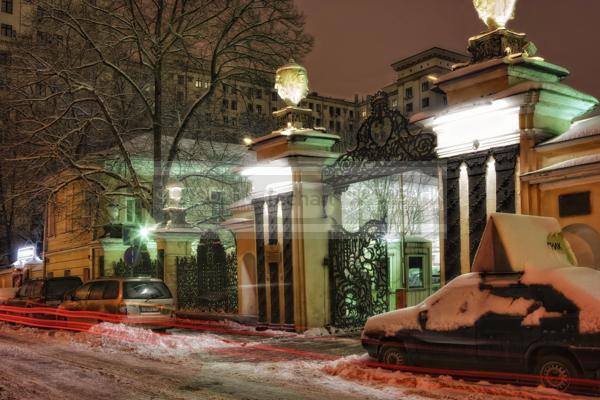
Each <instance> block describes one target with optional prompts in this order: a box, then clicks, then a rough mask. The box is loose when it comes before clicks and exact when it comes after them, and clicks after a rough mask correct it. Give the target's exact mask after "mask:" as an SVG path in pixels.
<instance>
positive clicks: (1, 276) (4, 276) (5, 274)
mask: <svg viewBox="0 0 600 400" xmlns="http://www.w3.org/2000/svg"><path fill="white" fill-rule="evenodd" d="M12 276H13V274H12V268H10V269H7V270H5V271H2V272H0V288H10V287H13V281H12Z"/></svg>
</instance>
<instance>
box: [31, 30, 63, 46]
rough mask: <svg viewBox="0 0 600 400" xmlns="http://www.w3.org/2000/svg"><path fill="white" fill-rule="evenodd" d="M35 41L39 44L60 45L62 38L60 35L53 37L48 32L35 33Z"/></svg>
mask: <svg viewBox="0 0 600 400" xmlns="http://www.w3.org/2000/svg"><path fill="white" fill-rule="evenodd" d="M36 40H37V42H38V43H40V44H49V45H61V44H62V40H63V38H62V36H61V35H54V34H52V33H48V32H43V31H37V32H36Z"/></svg>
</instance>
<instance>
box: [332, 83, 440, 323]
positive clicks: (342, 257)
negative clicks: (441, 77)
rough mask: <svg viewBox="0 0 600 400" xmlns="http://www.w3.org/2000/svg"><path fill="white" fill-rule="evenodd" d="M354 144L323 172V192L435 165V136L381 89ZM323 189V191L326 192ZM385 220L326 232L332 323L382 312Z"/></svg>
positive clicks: (386, 277) (385, 298) (385, 290)
mask: <svg viewBox="0 0 600 400" xmlns="http://www.w3.org/2000/svg"><path fill="white" fill-rule="evenodd" d="M356 140H357V143H356V147H355V148H354V149H353V150H351V151H349V152H348V153H346V154H343V155H342V156H340V157H339V158H338V159H337V160H336V162H335V163H334V164H332V165H331V166H329V167H326V168H325V169H324V171H323V182H324V183H325V184H326V187H328V189H327V188H326V189H325V190H326V191H325V196H327V195H328V194H334V193H338V194H339V193H341V192H343V191H344V190H346V188H347V187H348V186H349V185H351V184H352V183H357V182H362V181H367V180H371V179H376V178H381V177H386V176H391V175H395V174H398V173H400V172H403V171H406V170H408V169H423V168H424V167H431V166H432V165H434V166H436V171H437V163H436V162H435V160H436V154H435V147H436V136H435V135H434V134H433V133H432V132H426V131H424V130H423V129H422V127H420V126H417V125H414V124H411V123H410V122H409V120H408V119H407V118H406V117H404V116H403V115H402V114H401V113H400V112H399V111H398V110H395V109H390V108H389V98H388V95H387V94H386V93H384V92H379V93H377V94H376V95H375V96H374V97H373V98H372V99H371V111H370V115H369V117H368V118H367V119H366V120H365V121H364V123H363V124H362V125H361V127H360V129H359V130H358V133H357V137H356ZM327 190H329V193H328V192H327ZM385 234H386V223H385V221H370V222H368V223H366V224H365V225H364V226H363V227H362V228H361V229H360V230H359V231H358V232H356V233H350V232H348V231H346V230H345V229H344V228H342V227H341V226H336V227H335V228H334V230H333V231H331V232H330V236H329V258H328V267H329V276H330V288H331V289H330V290H331V319H332V324H333V325H334V326H337V327H342V328H349V327H360V326H362V325H363V324H364V322H365V321H366V319H367V318H368V317H369V316H371V315H374V314H378V313H381V312H385V311H388V307H389V293H388V291H389V269H388V254H387V242H386V240H385Z"/></svg>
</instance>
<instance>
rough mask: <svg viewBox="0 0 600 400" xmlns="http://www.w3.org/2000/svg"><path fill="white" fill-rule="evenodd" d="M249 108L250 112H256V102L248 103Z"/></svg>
mask: <svg viewBox="0 0 600 400" xmlns="http://www.w3.org/2000/svg"><path fill="white" fill-rule="evenodd" d="M247 109H248V112H249V113H251V112H254V104H252V103H250V104H248V107H247Z"/></svg>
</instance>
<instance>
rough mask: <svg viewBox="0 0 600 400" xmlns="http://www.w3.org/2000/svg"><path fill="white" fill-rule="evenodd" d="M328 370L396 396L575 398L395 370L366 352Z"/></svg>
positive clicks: (477, 399)
mask: <svg viewBox="0 0 600 400" xmlns="http://www.w3.org/2000/svg"><path fill="white" fill-rule="evenodd" d="M321 371H323V372H324V373H326V374H329V375H332V376H336V377H340V378H343V379H347V380H352V381H358V382H364V383H368V384H369V385H372V386H375V387H386V388H387V389H392V388H396V389H397V390H399V391H400V392H399V393H396V397H395V398H402V399H416V398H428V399H429V398H436V399H456V400H461V399H471V400H491V399H494V400H496V399H497V400H499V399H503V400H504V399H511V400H513V399H520V400H542V399H543V400H558V399H572V398H573V397H572V396H570V395H568V394H563V393H560V392H558V391H555V390H552V389H547V388H543V387H538V388H528V387H515V386H511V385H504V384H492V383H489V382H486V381H480V382H477V383H471V382H464V381H462V380H460V379H455V378H452V377H450V376H445V375H443V376H429V375H424V374H413V373H410V372H405V371H392V370H387V369H382V368H373V367H372V366H369V359H368V357H367V356H366V355H365V356H350V357H345V358H342V359H340V360H337V361H333V362H330V363H327V364H326V365H325V366H323V367H322V368H321Z"/></svg>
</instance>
